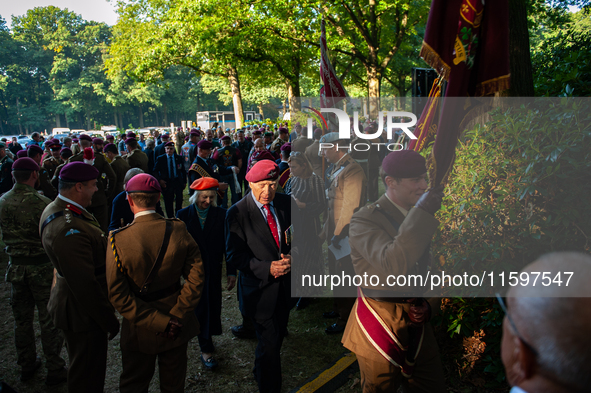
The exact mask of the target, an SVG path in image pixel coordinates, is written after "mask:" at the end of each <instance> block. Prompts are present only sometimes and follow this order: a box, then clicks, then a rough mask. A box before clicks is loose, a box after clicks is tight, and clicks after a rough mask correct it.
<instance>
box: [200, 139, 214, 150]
mask: <svg viewBox="0 0 591 393" xmlns="http://www.w3.org/2000/svg"><path fill="white" fill-rule="evenodd" d="M197 147H198V148H200V149H203V150H207V149H211V148H212V147H213V143H211V142H210V141H208V140H207V139H202V140H200V141H199V143H197Z"/></svg>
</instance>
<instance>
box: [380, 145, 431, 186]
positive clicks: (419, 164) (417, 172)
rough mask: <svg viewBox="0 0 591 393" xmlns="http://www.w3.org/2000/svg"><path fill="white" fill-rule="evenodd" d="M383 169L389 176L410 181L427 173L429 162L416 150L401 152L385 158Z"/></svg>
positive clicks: (392, 153)
mask: <svg viewBox="0 0 591 393" xmlns="http://www.w3.org/2000/svg"><path fill="white" fill-rule="evenodd" d="M382 169H383V170H384V172H386V174H387V175H388V176H391V177H396V178H400V179H408V178H411V177H419V176H421V175H423V174H425V173H427V162H426V160H425V158H424V157H423V156H422V155H420V154H419V153H417V152H416V151H414V150H399V151H393V152H391V153H390V154H388V155H387V156H386V157H384V160H383V161H382Z"/></svg>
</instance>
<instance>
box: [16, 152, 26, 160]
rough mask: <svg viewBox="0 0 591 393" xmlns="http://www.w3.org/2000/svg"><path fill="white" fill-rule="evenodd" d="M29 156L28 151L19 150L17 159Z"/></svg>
mask: <svg viewBox="0 0 591 393" xmlns="http://www.w3.org/2000/svg"><path fill="white" fill-rule="evenodd" d="M26 156H27V151H26V150H19V151H17V152H16V157H17V159H19V158H23V157H26Z"/></svg>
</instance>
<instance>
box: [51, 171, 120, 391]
mask: <svg viewBox="0 0 591 393" xmlns="http://www.w3.org/2000/svg"><path fill="white" fill-rule="evenodd" d="M98 177H99V171H98V169H96V168H95V167H93V166H92V165H89V164H85V163H83V162H72V163H69V164H67V165H65V166H64V167H63V168H62V170H61V172H60V180H59V195H58V197H57V198H56V200H55V201H53V202H52V203H50V204H49V205H48V206H47V207H46V208H45V210H44V211H43V214H42V215H41V220H40V222H39V231H40V234H41V240H42V242H43V248H44V249H45V252H46V253H47V255H48V256H49V259H50V260H51V262H52V263H53V267H54V268H55V269H56V273H55V286H54V287H53V289H52V291H51V295H50V298H49V303H48V305H47V310H48V311H49V314H50V315H51V317H52V319H53V323H54V325H55V327H57V328H58V329H61V330H62V331H63V332H64V336H65V339H66V346H67V348H68V357H69V360H70V364H69V368H68V392H70V393H78V392H85V393H86V392H90V393H92V392H97V393H102V392H103V387H104V384H105V373H106V368H107V339H113V338H114V337H115V336H116V335H117V333H118V332H119V321H118V320H117V317H116V316H115V310H114V309H113V306H112V305H111V304H110V303H109V300H108V298H107V280H106V277H105V255H106V253H107V238H106V236H105V235H104V233H103V231H102V230H101V228H100V225H99V223H98V221H97V220H96V219H95V218H94V216H93V215H92V214H90V213H89V212H88V211H87V210H86V207H87V206H89V205H90V203H91V201H92V197H93V194H94V193H95V192H96V191H97V185H96V184H97V178H98Z"/></svg>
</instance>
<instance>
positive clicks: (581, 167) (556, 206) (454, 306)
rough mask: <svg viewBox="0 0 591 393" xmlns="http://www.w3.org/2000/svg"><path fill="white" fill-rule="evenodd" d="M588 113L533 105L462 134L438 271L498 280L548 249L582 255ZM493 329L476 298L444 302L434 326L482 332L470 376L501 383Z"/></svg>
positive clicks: (586, 222) (548, 102) (590, 223)
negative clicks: (488, 274) (491, 274)
mask: <svg viewBox="0 0 591 393" xmlns="http://www.w3.org/2000/svg"><path fill="white" fill-rule="evenodd" d="M590 106H591V100H589V99H572V98H557V99H548V98H545V99H536V101H535V102H532V103H529V104H523V105H519V106H515V105H514V106H513V107H510V108H508V109H507V108H506V109H500V108H498V109H496V110H494V111H493V112H491V119H492V120H491V121H490V122H488V123H487V124H486V125H484V126H477V127H475V128H474V129H472V130H470V131H467V132H466V133H465V135H464V137H463V138H462V141H461V142H460V143H459V145H458V148H457V151H456V154H457V158H456V162H455V166H454V169H453V173H452V175H451V176H450V181H449V183H448V186H447V189H446V197H445V199H444V202H443V207H442V209H441V210H440V211H439V213H438V218H439V220H440V221H441V230H440V231H439V232H438V234H437V236H436V239H435V243H434V249H433V253H434V255H435V256H438V257H439V258H440V259H441V260H443V261H444V266H443V268H444V269H445V268H447V270H451V267H452V266H453V267H454V269H455V270H456V271H457V270H458V269H461V270H463V271H468V272H470V271H471V270H472V269H474V267H475V266H478V267H479V269H486V270H487V271H491V270H494V271H495V272H500V271H501V270H502V269H503V268H504V267H506V266H513V267H512V270H514V269H515V266H516V265H517V266H522V265H525V264H527V263H530V262H532V261H534V260H535V259H536V258H537V257H539V256H540V255H541V254H544V253H547V252H550V251H560V250H576V251H583V252H589V251H590V247H591V242H590V240H589V237H590V236H591V204H589V195H591V126H590V124H591V110H590V109H591V108H590ZM501 321H502V313H500V314H499V310H498V306H496V305H495V301H494V300H493V299H478V298H476V299H452V300H449V301H448V302H447V308H445V307H444V308H443V314H442V316H441V317H440V319H439V320H438V323H439V324H440V326H441V327H442V328H443V329H445V330H446V331H448V332H450V335H451V336H454V335H456V334H459V335H460V336H462V337H471V336H472V335H474V334H475V333H479V332H480V331H481V330H483V331H484V333H485V335H484V336H483V337H482V339H483V340H484V342H485V343H486V350H485V351H484V353H482V354H481V357H480V360H479V362H478V363H479V364H477V365H476V370H477V371H480V372H490V373H493V374H494V375H495V378H494V379H495V380H502V379H503V378H504V372H503V368H502V365H501V364H500V355H499V342H500V331H499V329H500V324H501ZM461 367H462V366H461V365H460V369H461ZM458 371H461V370H458ZM487 379H488V378H487Z"/></svg>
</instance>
